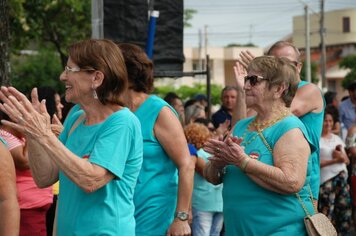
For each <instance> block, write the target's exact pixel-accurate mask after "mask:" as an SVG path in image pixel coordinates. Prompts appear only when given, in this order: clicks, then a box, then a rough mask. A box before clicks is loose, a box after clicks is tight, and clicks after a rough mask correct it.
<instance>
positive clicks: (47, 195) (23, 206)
mask: <svg viewBox="0 0 356 236" xmlns="http://www.w3.org/2000/svg"><path fill="white" fill-rule="evenodd" d="M52 101H54V97H53V98H52ZM48 104H50V101H48ZM0 117H1V120H7V121H9V120H10V118H9V117H8V116H7V115H6V114H5V113H4V112H0ZM0 137H1V138H3V139H4V140H5V141H6V143H7V147H8V150H9V151H10V153H11V156H12V158H13V161H14V163H15V169H16V188H17V197H18V202H19V206H20V213H21V214H20V217H21V218H20V236H29V235H33V234H35V235H39V236H45V235H47V229H46V214H47V211H48V209H49V208H50V206H51V205H52V202H53V193H52V187H48V188H43V189H41V188H39V187H37V185H36V183H35V181H34V179H33V176H32V173H31V170H30V164H29V158H28V151H27V141H26V138H25V136H24V134H23V133H21V132H19V131H17V130H16V129H14V128H12V127H11V126H8V125H4V124H0Z"/></svg>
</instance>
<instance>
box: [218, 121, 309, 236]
mask: <svg viewBox="0 0 356 236" xmlns="http://www.w3.org/2000/svg"><path fill="white" fill-rule="evenodd" d="M253 119H254V117H251V118H247V119H244V120H241V121H239V122H238V123H237V124H236V126H235V128H234V131H233V135H234V136H237V137H243V134H244V132H246V136H245V140H246V141H248V140H253V141H251V143H248V145H246V147H245V152H246V154H248V155H250V156H252V157H254V158H256V159H257V160H259V161H261V162H263V163H265V164H267V165H273V156H272V154H271V152H270V151H269V150H268V148H267V147H266V145H265V144H264V143H263V141H262V139H261V138H260V137H259V136H258V134H257V132H250V131H248V130H247V131H245V130H246V129H247V127H248V125H249V123H250V122H252V120H253ZM295 128H297V129H300V130H301V131H302V132H303V134H304V136H305V138H306V139H307V140H308V141H309V137H308V134H307V132H306V130H305V127H304V125H303V123H302V122H301V121H300V120H299V119H298V118H297V117H295V116H294V115H291V116H288V117H286V118H284V119H283V120H281V121H279V122H277V123H276V124H274V125H273V126H271V127H269V128H266V129H265V130H264V131H263V135H264V137H265V139H266V140H267V142H268V143H269V145H270V147H271V148H272V149H273V147H274V145H275V144H276V143H277V141H278V140H279V138H280V137H282V136H283V134H285V133H286V132H288V131H289V130H292V129H295ZM256 135H257V136H256ZM255 137H256V138H255ZM309 143H310V141H309ZM310 146H311V150H312V152H313V151H315V148H314V147H313V145H311V144H310ZM310 173H311V158H309V160H308V170H307V176H306V181H305V185H304V187H303V188H302V189H301V191H300V192H299V194H300V196H301V198H302V200H303V202H304V204H305V205H306V207H307V208H308V211H309V212H310V213H313V212H314V211H313V206H312V201H311V199H310V197H309V192H308V182H309V180H310ZM223 184H224V186H223V200H224V210H223V213H224V222H225V230H226V235H231V236H234V235H281V236H285V235H306V231H305V226H304V223H303V218H304V217H305V215H306V214H305V212H304V210H303V208H302V205H301V203H300V202H299V201H298V198H297V197H296V195H295V194H279V193H276V192H273V191H270V190H267V189H265V188H263V187H261V186H260V185H258V184H257V183H256V182H254V181H253V180H252V179H250V177H248V176H247V175H246V174H245V173H243V172H242V171H241V170H240V169H239V168H238V167H236V166H233V165H229V166H227V168H226V173H225V175H224V178H223Z"/></svg>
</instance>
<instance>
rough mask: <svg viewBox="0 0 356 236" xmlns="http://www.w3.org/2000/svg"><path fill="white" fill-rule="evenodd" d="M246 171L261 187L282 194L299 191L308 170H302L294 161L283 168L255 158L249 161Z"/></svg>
mask: <svg viewBox="0 0 356 236" xmlns="http://www.w3.org/2000/svg"><path fill="white" fill-rule="evenodd" d="M245 171H246V174H247V175H248V176H249V177H250V178H251V179H252V180H253V181H255V182H256V183H257V184H258V185H260V186H261V187H264V188H266V189H268V190H271V191H274V192H277V193H281V194H291V193H297V192H299V191H300V189H301V187H302V186H303V183H304V181H305V177H304V178H303V176H305V174H306V171H303V170H301V169H300V168H298V167H297V166H296V165H294V164H293V163H290V165H288V166H284V168H283V170H282V169H281V168H278V167H275V166H270V165H266V164H264V163H261V162H259V161H257V160H254V159H251V160H250V161H249V163H248V166H247V167H246V169H245ZM298 173H300V174H298Z"/></svg>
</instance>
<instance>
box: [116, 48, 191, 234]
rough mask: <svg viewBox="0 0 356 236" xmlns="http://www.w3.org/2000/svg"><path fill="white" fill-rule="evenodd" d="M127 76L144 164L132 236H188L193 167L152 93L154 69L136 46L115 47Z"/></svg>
mask: <svg viewBox="0 0 356 236" xmlns="http://www.w3.org/2000/svg"><path fill="white" fill-rule="evenodd" d="M118 46H119V48H120V49H121V51H122V53H123V55H124V58H125V63H126V67H127V71H128V76H129V90H128V92H127V95H126V104H127V106H128V107H129V108H130V110H131V111H132V112H134V114H135V115H136V116H137V117H138V119H139V120H140V122H141V129H142V134H143V140H144V143H143V146H144V153H143V164H142V169H141V172H140V175H139V178H138V179H139V180H138V182H137V185H136V188H135V194H134V202H135V219H136V235H137V236H139V235H190V232H191V230H190V227H189V224H188V218H189V206H190V202H191V195H192V190H193V176H194V163H193V160H192V158H191V156H190V154H189V150H188V145H187V141H186V139H185V136H184V132H183V128H182V126H181V125H180V123H179V120H178V118H177V114H176V113H175V110H174V109H173V108H172V107H171V106H169V105H168V104H167V103H166V102H165V101H164V100H163V99H161V98H159V97H157V96H155V95H150V94H149V93H150V92H151V91H152V90H153V64H152V61H151V60H150V59H149V58H148V57H147V55H146V53H145V52H144V51H143V50H142V49H141V48H140V47H138V46H136V45H134V44H129V43H118ZM178 173H179V175H178Z"/></svg>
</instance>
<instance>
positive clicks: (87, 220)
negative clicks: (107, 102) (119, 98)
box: [58, 108, 143, 236]
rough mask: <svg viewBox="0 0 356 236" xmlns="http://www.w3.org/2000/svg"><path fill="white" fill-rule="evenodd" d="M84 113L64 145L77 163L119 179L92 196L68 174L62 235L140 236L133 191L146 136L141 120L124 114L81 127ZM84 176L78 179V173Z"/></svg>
mask: <svg viewBox="0 0 356 236" xmlns="http://www.w3.org/2000/svg"><path fill="white" fill-rule="evenodd" d="M82 113H83V111H78V112H75V113H74V114H72V115H71V116H69V117H68V120H67V123H66V124H67V125H66V126H65V127H64V131H63V132H62V134H61V135H60V140H61V142H62V143H63V144H64V145H65V146H66V147H67V148H68V149H69V150H71V151H72V152H73V153H74V154H75V155H77V156H78V158H82V159H87V160H88V161H89V162H91V163H93V164H96V165H98V166H101V167H103V168H105V169H107V170H108V171H110V172H111V173H112V174H113V175H114V176H115V178H114V179H113V180H111V181H110V182H108V183H107V184H106V185H104V186H103V187H101V188H100V189H98V190H96V191H95V192H92V193H87V192H85V191H83V190H82V189H81V188H79V187H78V186H77V185H76V184H75V183H74V182H72V181H71V180H70V179H69V178H68V177H67V176H66V175H65V173H63V172H60V174H59V179H60V184H61V191H60V194H59V205H58V235H99V234H100V235H132V236H133V235H135V219H134V209H135V207H134V203H133V191H134V187H135V185H136V181H137V177H138V174H139V171H140V168H141V164H142V144H143V142H142V134H141V129H140V123H139V121H138V120H137V118H136V117H135V116H134V115H133V114H132V113H131V112H130V111H129V110H128V109H127V108H123V109H122V110H120V111H117V112H115V113H113V114H111V115H110V116H109V117H108V118H107V119H106V120H105V121H104V122H102V123H99V124H95V125H85V124H84V123H85V120H83V121H81V122H80V123H79V125H78V127H77V128H76V129H75V130H74V131H73V132H72V133H71V135H70V136H69V137H68V132H69V130H70V128H71V127H72V125H73V124H74V123H75V121H76V120H77V119H78V117H79V116H80V115H81V114H82ZM78 174H79V173H78Z"/></svg>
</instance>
